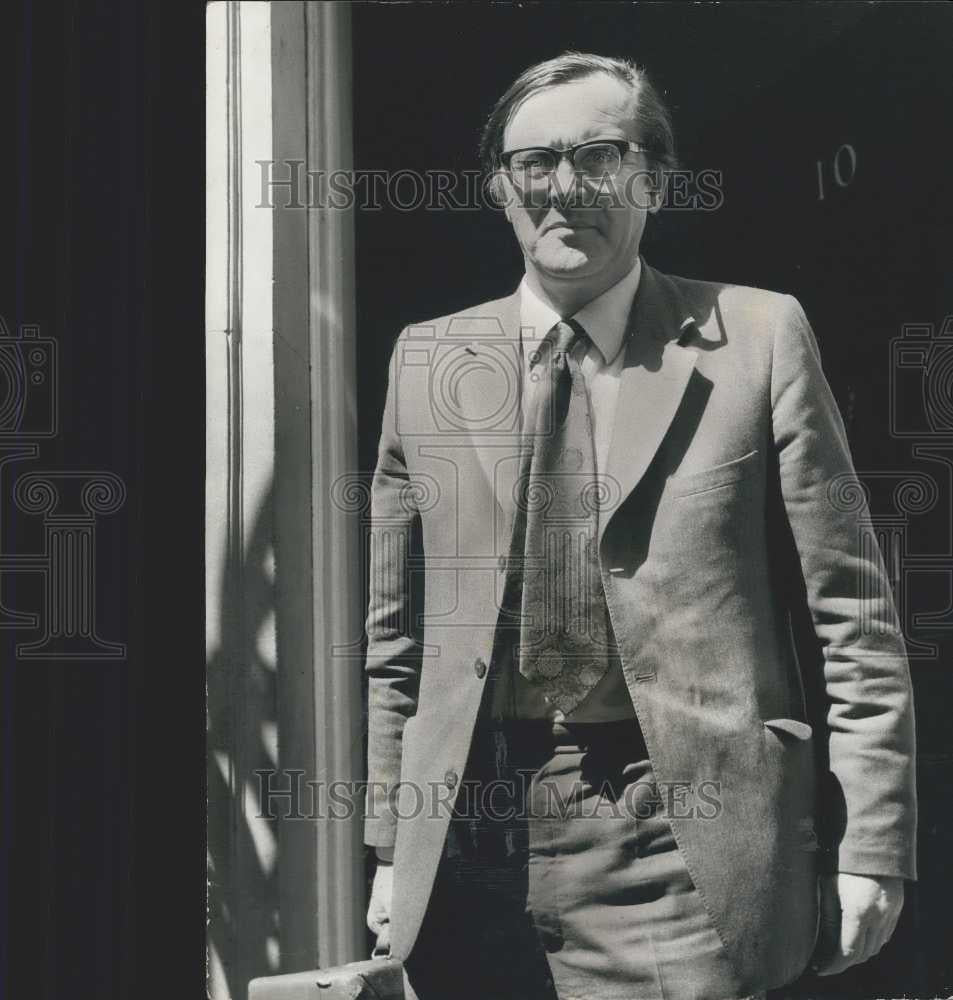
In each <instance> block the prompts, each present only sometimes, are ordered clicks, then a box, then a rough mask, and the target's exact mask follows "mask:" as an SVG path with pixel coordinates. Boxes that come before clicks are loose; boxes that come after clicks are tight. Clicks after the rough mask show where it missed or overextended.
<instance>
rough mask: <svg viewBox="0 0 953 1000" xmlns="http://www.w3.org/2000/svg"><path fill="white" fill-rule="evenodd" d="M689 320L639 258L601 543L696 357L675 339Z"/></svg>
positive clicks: (661, 278) (664, 282)
mask: <svg viewBox="0 0 953 1000" xmlns="http://www.w3.org/2000/svg"><path fill="white" fill-rule="evenodd" d="M693 322H694V317H693V316H692V315H691V313H690V312H688V311H687V310H686V308H685V305H684V303H683V302H682V300H681V297H680V296H679V295H678V292H677V290H676V289H675V287H674V285H673V284H672V282H671V280H670V279H669V278H667V277H666V276H665V275H663V274H661V273H660V272H659V271H656V270H655V269H654V268H652V267H650V266H648V265H647V264H646V262H645V258H643V259H642V278H641V281H640V282H639V288H638V291H637V292H636V296H635V301H634V302H633V304H632V309H631V311H630V313H629V323H628V330H627V332H626V338H627V339H626V353H625V360H624V362H623V368H622V373H621V381H620V385H619V395H618V401H617V403H616V412H615V419H614V421H613V425H612V438H611V443H610V445H609V457H608V460H607V462H606V479H607V483H608V487H609V488H608V497H609V512H608V514H607V516H605V517H603V518H601V520H600V524H599V542H600V543H601V542H602V536H603V535H604V533H605V530H606V527H607V525H608V524H609V522H610V521H611V520H612V517H613V515H614V514H615V512H616V511H617V510H618V509H619V507H620V506H621V505H622V503H623V501H624V500H625V499H626V497H627V496H628V495H629V494H630V493H631V492H632V490H634V489H635V487H636V486H637V485H638V483H639V481H640V480H641V478H642V476H643V475H645V471H646V469H647V468H648V467H649V465H650V463H651V461H652V459H653V458H654V457H655V453H656V452H657V451H658V449H659V445H660V444H661V443H662V439H663V438H664V437H665V434H666V432H667V431H668V428H669V426H670V425H671V423H672V419H673V418H674V416H675V412H676V411H677V409H678V407H679V404H680V403H681V400H682V396H683V395H684V393H685V388H686V387H687V385H688V380H689V378H690V377H691V374H692V371H693V370H694V368H695V361H696V359H697V355H696V353H695V352H694V351H693V350H690V349H689V348H687V347H683V346H681V345H680V344H679V343H677V341H678V339H679V337H681V336H682V334H683V333H684V332H685V331H686V330H687V329H688V328H689V327H690V326H691V324H692V323H693Z"/></svg>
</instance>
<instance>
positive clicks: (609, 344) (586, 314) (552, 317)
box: [520, 257, 642, 364]
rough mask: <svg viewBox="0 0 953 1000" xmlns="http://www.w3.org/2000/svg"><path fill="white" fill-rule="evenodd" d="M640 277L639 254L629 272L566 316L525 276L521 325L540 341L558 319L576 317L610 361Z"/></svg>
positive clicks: (615, 349) (620, 335)
mask: <svg viewBox="0 0 953 1000" xmlns="http://www.w3.org/2000/svg"><path fill="white" fill-rule="evenodd" d="M641 277H642V258H641V257H636V259H635V266H634V267H633V268H632V270H631V271H629V272H628V274H626V275H625V276H624V277H623V278H620V280H619V281H617V282H616V283H615V284H614V285H613V286H612V287H611V288H607V289H606V290H605V291H604V292H603V293H602V294H601V295H599V296H597V297H596V298H594V299H593V300H592V301H591V302H587V303H586V304H585V305H584V306H583V307H582V308H581V309H580V310H579V311H578V312H575V313H573V314H572V316H565V317H564V316H560V315H559V313H557V312H556V311H555V310H554V309H553V308H552V307H551V306H549V305H547V304H546V303H545V302H543V300H542V299H541V298H540V297H539V296H538V295H537V294H536V293H535V292H534V291H533V290H532V288H530V287H529V283H528V282H527V280H526V278H525V277H524V278H523V281H522V283H521V284H520V325H521V326H523V327H524V328H526V327H529V328H530V330H532V331H533V332H532V336H533V339H534V341H536V342H539V341H540V340H542V339H543V337H545V336H546V333H547V332H548V331H549V330H551V329H552V328H553V326H554V325H555V324H556V323H558V322H559V321H560V320H562V319H575V320H577V321H578V322H579V323H580V324H581V325H582V327H583V329H584V330H585V331H586V333H587V334H589V337H590V338H591V340H592V342H593V343H594V344H595V345H596V347H598V348H599V351H600V352H601V353H602V357H603V358H604V359H605V363H606V364H611V363H612V361H613V360H614V359H615V356H616V355H617V354H618V353H619V350H620V348H621V347H622V341H623V339H624V337H625V328H626V324H627V323H628V320H629V310H630V309H631V308H632V302H633V301H634V299H635V293H636V291H637V290H638V287H639V280H640V278H641Z"/></svg>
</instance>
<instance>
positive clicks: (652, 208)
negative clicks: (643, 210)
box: [648, 167, 668, 215]
mask: <svg viewBox="0 0 953 1000" xmlns="http://www.w3.org/2000/svg"><path fill="white" fill-rule="evenodd" d="M652 177H653V184H652V190H651V192H650V194H649V197H650V198H651V203H650V205H649V209H648V210H649V212H650V213H651V214H652V215H654V214H655V213H656V212H657V211H658V210H659V209H660V208H661V207H662V206H663V205H664V204H665V190H666V187H667V185H668V171H667V170H665V169H664V168H662V167H656V168H655V170H653V171H652Z"/></svg>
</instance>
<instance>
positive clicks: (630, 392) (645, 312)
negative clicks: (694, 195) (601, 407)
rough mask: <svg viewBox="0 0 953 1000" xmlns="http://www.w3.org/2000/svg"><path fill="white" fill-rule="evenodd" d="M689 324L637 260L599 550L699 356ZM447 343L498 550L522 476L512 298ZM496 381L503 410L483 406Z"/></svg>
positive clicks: (458, 325) (456, 326)
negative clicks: (460, 355)
mask: <svg viewBox="0 0 953 1000" xmlns="http://www.w3.org/2000/svg"><path fill="white" fill-rule="evenodd" d="M693 322H694V317H693V316H692V314H691V312H690V311H689V310H688V309H687V308H686V306H685V303H684V302H683V301H682V299H681V296H680V295H679V294H678V291H677V290H676V288H675V286H674V284H673V283H672V281H671V280H670V279H669V278H668V277H667V276H666V275H664V274H662V273H661V272H659V271H657V270H655V268H653V267H651V266H649V265H648V264H647V263H646V261H645V258H644V257H643V258H642V277H641V280H640V282H639V288H638V291H637V292H636V296H635V301H634V302H633V304H632V309H631V310H630V312H629V321H628V325H627V331H626V347H625V359H624V361H623V368H622V373H621V376H620V385H619V394H618V399H617V402H616V412H615V419H614V421H613V427H612V438H611V443H610V446H609V457H608V460H607V463H606V481H607V482H608V484H609V489H608V491H607V493H608V500H609V502H608V513H607V516H605V517H603V518H602V519H601V520H600V524H599V542H600V543H601V541H602V536H603V535H604V533H605V530H606V527H607V525H608V524H609V522H610V521H611V520H612V517H613V515H614V514H615V512H616V511H617V510H618V509H619V507H620V506H621V505H622V503H623V501H624V500H625V499H626V497H627V496H628V495H629V494H630V493H631V492H632V490H634V489H635V487H636V486H637V485H638V483H639V481H640V480H641V479H642V477H643V476H644V475H645V471H646V469H648V467H649V465H650V464H651V462H652V459H653V458H654V457H655V454H656V452H657V451H658V449H659V446H660V445H661V443H662V440H663V439H664V437H665V435H666V433H667V431H668V429H669V427H670V426H671V423H672V420H673V418H674V416H675V413H676V411H677V410H678V407H679V404H680V403H681V400H682V396H683V395H684V393H685V389H686V387H687V386H688V381H689V379H690V377H691V374H692V372H693V370H694V368H695V361H696V358H697V355H696V353H695V352H694V351H693V350H691V349H689V348H687V347H683V346H682V345H681V344H679V343H678V340H679V338H680V337H681V336H682V335H683V334H684V333H685V332H686V330H687V329H688V328H689V327H690V326H691V325H692V324H693ZM447 339H448V340H450V341H451V342H452V341H457V342H458V343H459V345H460V350H462V351H464V352H465V353H466V354H467V355H468V357H467V359H465V360H464V361H463V362H462V363H461V364H460V366H459V369H458V374H459V375H460V376H461V377H459V380H458V381H457V382H456V385H455V386H450V387H447V388H448V389H450V391H451V394H452V397H455V406H458V407H459V413H460V415H461V416H462V418H463V419H462V421H461V424H462V426H463V427H464V428H465V429H466V430H467V431H468V433H469V436H470V445H471V447H472V448H473V451H474V453H475V455H476V457H477V459H478V462H479V465H480V467H481V468H482V471H483V476H484V478H485V480H486V483H487V485H488V486H489V488H490V490H491V492H492V493H493V495H494V496H495V497H496V501H497V515H498V516H499V517H500V521H499V522H498V530H499V532H500V535H498V540H501V541H503V542H504V549H505V543H506V539H508V538H509V530H510V528H511V525H512V520H513V515H514V513H515V509H516V504H515V499H514V495H513V491H514V487H515V484H516V481H517V479H518V476H519V467H520V463H519V452H520V447H521V442H520V434H519V404H520V396H521V394H522V364H523V362H522V353H521V347H520V295H519V289H517V290H516V291H515V292H514V293H513V294H512V295H509V296H507V297H506V298H503V299H499V300H497V301H496V302H493V303H490V304H488V306H485V307H483V308H482V309H481V315H480V316H479V317H465V318H464V317H461V318H458V319H456V320H454V322H453V324H451V328H450V329H448V331H447ZM454 353H456V351H455V352H454ZM500 379H505V380H506V381H507V390H506V398H507V400H508V402H503V401H502V397H500V398H499V399H497V398H496V397H495V396H494V397H492V402H489V400H490V398H491V397H488V388H489V387H490V385H491V383H492V382H493V380H497V381H496V384H497V385H498V384H499V380H500ZM509 401H512V402H515V411H514V416H515V419H514V420H510V419H509V416H508V414H509V413H510V402H509ZM497 403H499V404H500V405H499V407H498V406H497V405H496V404H497ZM500 414H503V415H504V416H503V417H501V416H500ZM500 551H502V550H500Z"/></svg>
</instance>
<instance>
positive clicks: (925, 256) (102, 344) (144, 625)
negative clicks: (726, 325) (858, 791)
mask: <svg viewBox="0 0 953 1000" xmlns="http://www.w3.org/2000/svg"><path fill="white" fill-rule="evenodd" d="M204 17H205V11H204V7H203V5H201V4H197V3H194V4H176V5H162V4H158V3H156V4H148V3H144V2H143V3H136V2H134V3H125V4H120V3H118V2H109V3H107V2H101V3H78V2H74V3H64V4H61V5H55V4H54V5H40V4H36V3H29V2H27V0H19V2H17V3H15V4H9V5H8V6H7V7H6V8H5V12H4V19H5V21H6V22H7V23H6V25H5V30H4V31H3V35H2V37H3V40H4V43H5V44H4V52H5V58H4V59H2V60H0V74H2V87H0V93H2V99H3V101H4V109H5V114H4V115H3V119H2V120H3V122H4V126H5V128H4V132H3V137H4V139H5V140H6V141H5V142H4V143H3V154H2V156H0V170H2V181H3V188H2V189H3V192H4V195H5V197H4V198H3V199H2V211H3V216H2V223H3V225H2V228H0V232H2V234H3V237H4V240H3V242H4V249H5V250H6V253H7V260H6V264H5V266H4V267H3V268H2V272H0V281H2V287H0V314H2V315H3V316H4V318H5V319H6V322H7V325H8V327H9V328H10V329H11V330H13V329H15V328H16V327H17V326H18V325H19V324H21V323H35V324H38V325H39V326H40V328H41V330H42V332H43V334H44V335H47V336H51V337H54V338H56V340H57V342H58V344H59V350H60V373H61V387H60V395H59V398H60V407H59V414H60V432H59V434H58V436H57V437H56V438H55V439H53V440H51V441H48V442H44V444H43V446H42V453H41V454H42V466H43V467H44V468H69V469H78V470H91V471H95V470H108V471H111V472H114V473H116V474H118V475H120V476H121V477H122V478H123V480H124V482H125V483H126V486H127V490H128V497H127V500H126V503H125V505H124V507H123V508H122V509H121V510H120V511H119V512H117V513H116V514H114V515H112V516H111V517H110V518H107V519H105V520H104V521H103V526H102V528H101V529H100V534H99V540H98V550H97V565H98V576H97V581H98V595H97V596H98V610H97V619H98V623H99V625H98V627H99V632H100V634H101V635H102V636H103V637H104V638H107V639H120V640H122V641H124V642H126V643H127V645H128V658H127V659H126V661H124V662H118V663H114V664H106V663H96V662H83V663H62V662H60V663H52V662H51V663H45V662H42V661H36V662H30V663H26V662H17V661H16V659H15V657H14V645H15V642H18V641H23V639H24V638H25V637H24V635H22V634H20V633H18V632H17V631H7V632H0V736H2V743H0V838H2V845H3V853H2V856H0V921H2V925H3V929H4V931H5V932H6V931H10V930H12V931H15V932H16V933H15V938H12V937H10V936H9V935H8V934H7V933H3V934H2V935H0V948H2V949H3V951H2V952H0V997H2V998H4V1000H6V998H7V997H10V998H14V997H15V998H19V997H25V996H30V997H36V998H43V1000H46V998H53V997H55V998H60V997H66V996H71V995H73V994H81V995H88V996H95V997H97V998H100V997H102V998H106V997H121V998H124V1000H125V998H131V997H133V996H139V995H147V996H151V995H156V996H183V997H192V996H201V995H203V994H202V991H203V989H204V985H203V984H204V975H205V960H204V934H205V911H204V906H205V858H204V784H203V783H204V743H203V738H204V721H205V716H204V691H205V686H204V622H203V599H204V565H203V554H202V553H203V517H204V515H203V503H204V485H203V477H204V469H203V461H204V435H205V412H204V396H203V393H204V370H203V366H204V312H203V273H204V260H203V250H204V217H203V211H204V190H203V185H204V121H203V115H204V92H203V86H204V79H203V77H204ZM951 29H953V17H951V11H950V9H949V8H948V7H947V6H945V5H942V4H930V5H927V4H906V5H903V4H897V5H892V4H891V5H874V6H871V5H866V4H846V5H844V4H823V5H820V4H819V5H811V6H807V5H800V4H797V5H795V4H786V5H780V4H777V5H772V4H747V5H722V6H719V7H714V6H694V5H682V6H679V5H674V4H672V5H664V4H652V5H640V6H630V5H616V4H612V5H608V4H605V5H604V4H588V5H585V6H569V5H558V6H557V5H554V4H525V5H495V6H485V5H479V6H477V5H470V6H467V5H426V6H425V5H403V4H401V5H382V4H373V5H372V4H366V5H359V6H356V7H355V9H354V37H355V55H354V58H355V157H356V165H357V166H358V167H359V168H367V169H370V168H375V169H388V170H393V169H406V168H410V169H414V168H416V169H421V170H424V169H428V168H434V167H435V166H436V167H441V168H446V169H460V170H462V169H473V168H475V167H476V166H477V164H476V160H475V147H476V138H477V133H478V129H479V126H480V124H481V123H482V120H483V118H484V117H485V115H486V113H487V112H488V110H489V108H490V106H491V104H492V102H493V100H494V99H495V98H496V96H497V95H498V94H499V93H500V92H501V91H502V90H503V89H504V87H505V86H506V85H507V84H508V82H509V81H510V80H511V79H512V78H513V77H514V76H515V75H516V74H517V73H518V72H519V71H520V70H521V69H523V68H524V67H525V66H526V65H527V64H528V63H529V62H532V61H536V60H538V59H542V58H546V57H548V56H551V55H554V54H556V53H558V52H560V51H562V50H564V49H565V48H568V47H574V48H581V49H592V50H595V51H600V52H607V53H611V54H623V55H635V56H636V57H637V58H638V59H639V60H640V61H642V62H644V63H645V65H646V66H647V67H648V69H649V71H650V72H651V73H652V74H653V76H654V77H655V79H656V81H657V83H658V84H659V86H660V87H661V88H662V90H663V91H664V92H665V93H666V95H667V97H668V99H669V101H670V103H671V105H672V107H673V109H674V112H675V119H676V128H677V133H678V135H679V139H680V148H681V153H682V157H683V160H684V161H685V163H686V165H687V166H689V167H693V168H695V169H703V168H713V169H718V170H721V171H723V176H724V190H725V202H724V205H723V206H722V208H721V209H720V210H719V211H717V212H715V213H663V216H662V217H661V218H660V219H659V220H658V225H656V226H654V227H653V230H654V231H653V232H652V233H651V234H650V238H649V239H648V241H647V242H646V244H645V253H646V256H647V257H648V259H649V260H650V261H651V262H652V263H653V264H654V265H656V266H658V267H660V268H662V269H663V270H669V271H673V272H675V273H679V274H685V275H690V276H697V277H703V278H709V279H717V280H728V281H735V282H739V283H743V284H754V285H762V286H765V287H769V288H774V289H778V290H782V291H786V292H791V293H793V294H795V295H797V296H798V297H799V298H800V299H801V301H802V302H803V304H804V305H805V308H806V310H807V312H808V315H809V317H810V318H811V320H812V323H813V325H814V329H815V331H816V332H817V335H818V340H819V341H820V344H821V348H822V352H823V355H824V365H825V370H826V371H827V373H828V377H829V379H830V381H831V384H832V386H833V388H834V392H835V394H836V396H837V398H838V402H839V403H840V405H841V409H842V412H843V413H844V415H845V421H846V422H847V425H848V431H849V434H850V437H851V446H852V448H853V451H854V457H855V461H856V464H857V467H858V470H859V471H861V472H862V474H863V472H864V471H865V470H866V471H874V470H885V471H886V470H891V469H899V470H904V469H915V468H916V469H921V470H923V471H927V472H930V473H932V474H934V475H937V476H939V475H941V467H940V466H937V465H936V464H935V463H933V464H929V463H924V462H922V461H921V460H917V459H915V458H913V457H912V453H911V443H910V441H909V440H908V439H903V438H897V437H895V436H891V434H890V429H889V425H888V420H887V398H888V391H889V385H888V373H889V371H890V368H889V350H890V342H891V340H892V338H894V337H896V336H897V334H898V333H899V330H900V327H901V325H902V324H903V323H913V322H921V323H933V324H939V323H940V322H942V320H943V318H944V316H945V315H946V314H947V313H953V289H951V287H950V286H951V279H950V261H949V257H950V254H949V246H950V236H951V231H953V226H951V216H953V212H951V195H950V185H949V182H948V179H947V178H948V174H949V156H948V154H947V145H948V144H947V142H946V135H947V131H948V128H949V125H948V122H949V119H950V117H951V114H950V113H951V109H953V94H951V89H953V83H951V74H950V72H949V64H950V48H951V41H950V39H951V37H953V36H951ZM844 143H849V144H851V145H852V147H853V148H854V149H855V150H856V152H857V170H856V174H855V176H854V179H853V182H852V183H851V184H850V185H849V186H847V187H844V188H836V186H834V185H832V184H831V181H830V174H829V172H828V181H827V184H828V196H827V197H826V198H825V200H824V201H823V202H820V201H818V197H817V195H818V190H817V174H816V162H817V161H818V160H820V161H822V163H824V164H830V162H831V161H832V158H833V157H834V155H835V153H836V151H837V150H838V148H840V147H841V146H842V145H843V144H844ZM357 237H358V243H357V245H358V276H357V277H358V285H357V288H358V321H359V338H358V360H359V365H360V369H359V370H360V372H361V380H360V392H361V410H360V428H359V430H360V454H361V463H362V467H364V468H369V467H370V465H371V464H372V462H373V454H374V449H375V445H376V434H377V427H378V424H379V415H380V408H381V404H382V400H383V377H384V374H385V370H386V357H387V351H388V348H389V346H390V344H391V343H392V342H393V340H394V338H395V337H396V335H397V332H398V331H399V330H400V328H401V326H402V325H403V324H405V323H406V322H408V321H410V320H418V319H423V318H426V317H428V316H434V315H437V314H440V313H443V312H446V311H449V310H451V309H454V308H458V307H462V306H465V305H469V304H472V303H475V302H479V301H481V300H483V299H486V298H489V297H494V296H497V295H501V294H505V293H506V292H508V291H509V290H511V289H512V288H513V287H514V286H515V284H516V282H517V281H518V278H519V273H520V270H519V258H518V256H517V254H516V252H515V249H514V246H513V242H512V237H511V235H510V234H509V233H508V231H507V228H506V225H505V222H504V220H503V219H502V217H501V216H500V215H499V213H496V214H495V215H494V214H493V213H489V214H487V213H484V214H483V215H482V216H479V217H477V216H468V215H464V214H460V213H448V212H443V213H434V212H425V211H417V212H409V213H401V212H397V211H394V210H389V211H383V212H380V213H368V212H365V213H359V215H358V219H357ZM37 467H38V468H39V467H40V463H38V464H37ZM17 471H22V469H21V470H17ZM6 475H7V476H9V475H10V472H9V469H8V471H7V474H6ZM941 481H942V480H941ZM948 485H949V484H948V483H947V487H948ZM7 491H8V485H7V482H6V481H5V482H4V497H3V511H4V514H5V522H6V523H4V525H3V535H2V538H0V542H2V544H0V551H2V552H5V553H6V552H14V551H18V550H19V551H24V550H32V549H34V548H35V547H36V542H35V540H34V539H32V538H31V537H30V536H29V534H28V532H29V531H30V530H32V528H31V527H30V526H29V524H28V521H27V519H25V518H22V517H21V518H19V519H18V518H17V517H16V516H15V512H13V511H12V510H11V505H10V504H9V503H8V501H7V496H8V493H7ZM875 496H876V494H875ZM887 499H889V498H887V497H884V498H879V499H878V503H879V502H880V500H882V501H883V504H884V510H885V509H886V501H887ZM951 502H953V496H951V495H950V493H949V490H948V489H947V491H946V492H945V493H943V494H942V496H941V503H940V505H939V508H938V509H937V511H936V512H935V516H933V517H932V518H923V519H920V520H919V521H917V522H916V523H917V525H918V530H919V531H920V532H921V537H918V538H916V539H914V540H912V542H911V545H912V547H913V548H914V549H915V550H916V551H919V552H929V553H934V554H936V555H938V556H942V555H943V554H944V553H949V552H950V545H951V539H950V503H951ZM876 509H877V508H875V512H876ZM19 586H23V587H25V586H26V584H15V585H14V584H11V583H10V582H9V580H6V579H5V580H4V581H3V598H4V600H5V601H6V603H8V604H11V605H15V604H16V595H17V594H18V593H19V594H20V598H21V600H24V602H25V598H24V593H25V591H22V592H21V591H17V590H16V589H15V587H19ZM949 598H950V594H949V580H947V579H944V578H942V576H938V577H935V578H934V579H933V581H932V583H930V584H928V585H922V591H921V592H919V593H918V594H917V600H918V601H919V602H920V604H921V605H922V607H924V608H927V609H941V608H943V607H945V602H948V601H949ZM916 637H917V638H918V639H919V640H920V641H928V640H929V641H933V642H936V643H937V644H938V647H939V655H938V656H937V657H936V658H935V659H934V660H933V661H928V660H923V661H915V662H914V663H913V673H914V682H915V686H916V695H917V707H918V721H919V741H920V787H921V803H922V813H921V843H920V857H921V882H920V883H919V885H918V886H917V887H916V889H915V890H914V892H913V893H912V894H911V898H910V902H909V905H908V906H907V908H906V910H905V914H904V918H903V922H902V926H901V929H900V931H899V932H898V934H897V936H896V938H895V941H894V942H893V943H892V944H891V946H890V947H889V950H888V951H886V952H885V953H884V954H883V955H882V956H881V958H880V959H878V960H877V961H876V962H874V963H871V964H870V965H869V966H866V967H865V968H863V969H860V970H856V971H853V972H851V973H850V974H848V975H846V976H844V977H842V979H841V981H840V982H839V983H837V984H834V983H832V982H830V981H828V982H826V983H824V984H805V991H807V992H808V995H818V991H819V990H820V989H821V988H823V989H825V990H828V991H830V990H836V992H837V993H838V994H839V995H850V996H871V997H873V996H899V995H902V994H906V995H907V996H914V997H921V996H934V995H945V994H946V993H948V992H949V990H950V988H951V987H953V957H951V956H950V954H949V950H948V942H949V941H950V940H953V938H951V931H953V918H951V916H950V907H949V905H948V904H949V891H950V887H951V879H950V875H951V861H950V857H951V851H953V815H951V807H950V804H949V792H948V789H949V788H950V786H951V783H953V782H951V779H953V763H951V761H953V737H951V735H950V726H949V725H948V722H947V718H948V715H949V711H950V705H951V704H953V699H951V695H953V690H951V688H953V682H951V674H950V671H949V669H948V663H949V659H950V656H949V652H950V642H949V638H948V629H946V630H945V629H943V628H940V627H937V628H936V629H935V630H934V631H933V632H932V633H931V632H929V631H928V630H927V629H920V630H919V631H918V632H917V635H916ZM14 801H15V802H16V809H15V810H14V808H13V803H14ZM15 978H16V979H17V980H22V981H24V982H26V983H29V984H30V985H29V987H28V992H24V988H23V987H20V988H18V989H16V990H14V988H13V982H14V979H15Z"/></svg>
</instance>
